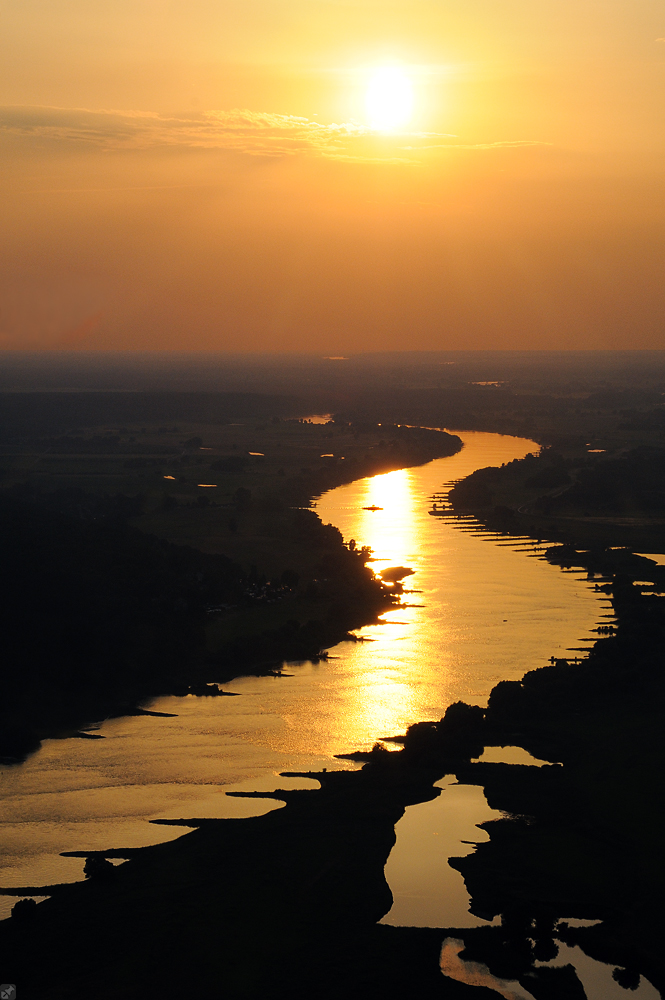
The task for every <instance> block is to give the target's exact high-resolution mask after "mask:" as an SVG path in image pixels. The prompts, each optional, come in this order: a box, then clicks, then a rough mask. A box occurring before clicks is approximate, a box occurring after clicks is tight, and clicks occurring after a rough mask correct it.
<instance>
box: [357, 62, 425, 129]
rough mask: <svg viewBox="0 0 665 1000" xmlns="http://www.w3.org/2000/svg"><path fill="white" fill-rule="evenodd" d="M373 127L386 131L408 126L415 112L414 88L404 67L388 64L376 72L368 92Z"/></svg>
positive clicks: (369, 111) (370, 121)
mask: <svg viewBox="0 0 665 1000" xmlns="http://www.w3.org/2000/svg"><path fill="white" fill-rule="evenodd" d="M365 105H366V107H367V116H368V118H369V123H370V125H371V126H372V128H375V129H378V130H380V131H382V132H390V131H392V130H393V129H396V128H399V127H400V126H402V125H406V124H407V122H408V121H409V120H410V118H411V114H412V112H413V87H412V85H411V80H410V79H409V77H408V76H407V75H406V73H405V72H404V70H402V69H399V67H396V66H384V67H382V68H381V69H377V70H375V71H374V72H373V73H372V76H371V77H370V80H369V84H368V86H367V93H366V95H365Z"/></svg>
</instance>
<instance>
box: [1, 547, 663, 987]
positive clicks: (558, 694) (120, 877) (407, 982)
mask: <svg viewBox="0 0 665 1000" xmlns="http://www.w3.org/2000/svg"><path fill="white" fill-rule="evenodd" d="M566 558H567V560H568V561H569V562H573V563H574V561H575V560H574V557H573V554H572V553H570V552H568V553H567V557H566ZM609 559H614V560H617V561H616V562H615V563H614V569H615V570H617V573H616V574H615V576H614V577H613V578H612V579H613V581H614V582H615V583H616V577H617V576H618V577H619V582H618V584H617V585H616V593H613V597H614V599H615V601H616V605H615V610H616V612H617V622H616V623H615V625H614V628H615V633H614V634H613V635H604V636H603V637H602V638H601V639H599V640H598V643H597V644H596V646H595V648H594V650H593V652H592V654H591V655H590V657H589V659H588V660H586V661H584V662H583V663H581V664H572V663H571V664H565V663H564V662H559V663H557V664H555V665H552V666H550V667H546V668H542V669H540V670H536V671H532V672H531V673H530V674H527V675H526V676H525V678H524V679H523V681H522V682H503V683H502V684H500V685H498V686H497V687H496V688H495V689H494V691H493V692H492V696H491V698H490V703H489V706H488V709H487V710H483V709H481V708H478V707H470V706H464V705H455V706H453V707H452V708H451V709H450V710H449V711H448V712H447V713H446V716H445V718H444V720H442V721H441V722H438V723H419V724H416V725H414V726H412V727H411V728H410V729H409V731H408V732H407V734H406V736H405V737H403V738H401V739H400V740H399V741H398V743H397V745H398V746H399V745H401V747H402V749H401V750H398V751H396V752H388V751H387V750H386V749H385V748H380V747H377V748H375V750H373V751H372V752H370V753H366V754H355V755H353V756H354V758H355V759H358V760H360V761H361V762H362V763H363V764H364V766H363V768H362V770H361V771H357V772H332V773H331V772H322V773H310V774H308V775H307V776H308V777H314V778H316V779H317V780H318V781H319V782H320V784H321V789H320V790H313V791H306V790H299V791H292V790H285V791H279V792H274V793H245V794H246V795H247V794H249V795H250V796H252V797H263V796H265V795H266V794H267V795H268V796H269V797H270V798H271V799H276V800H279V801H283V802H285V803H286V804H287V805H286V808H285V809H284V810H280V811H278V812H275V813H271V814H269V815H267V816H263V817H257V818H255V819H251V820H240V821H234V820H205V819H183V820H177V821H166V822H167V823H169V824H170V825H181V826H184V827H185V828H187V827H193V828H194V832H192V833H188V834H186V835H185V836H184V837H182V838H180V839H179V840H177V841H174V842H172V843H169V844H162V845H159V846H156V847H149V848H143V849H129V850H126V849H125V850H123V849H122V848H115V849H111V850H109V851H99V852H95V853H92V854H91V853H90V852H88V853H87V855H86V856H88V857H93V858H96V859H102V858H111V859H121V858H129V859H130V860H129V861H128V862H127V863H126V864H124V865H121V866H120V867H119V868H110V867H108V866H105V865H103V864H102V863H101V862H100V861H98V862H95V864H90V865H89V866H88V868H87V871H88V875H89V877H88V879H87V881H86V882H85V883H77V884H74V885H65V886H61V887H57V886H46V887H39V886H23V887H20V888H17V889H14V890H12V892H13V894H15V895H25V894H27V893H33V894H39V895H46V894H48V895H51V899H49V900H47V901H46V902H45V903H41V904H39V906H35V907H30V906H29V905H26V906H23V908H22V911H21V913H18V912H17V914H16V916H14V917H13V918H12V920H11V921H8V922H6V924H5V925H0V936H2V937H3V939H4V941H5V944H6V946H7V947H8V951H9V952H10V953H14V954H15V955H16V961H17V968H18V969H23V968H28V967H29V961H28V953H32V954H34V953H35V950H36V951H37V952H38V953H39V954H40V956H42V959H43V961H42V963H40V967H39V968H36V967H33V971H31V973H30V975H29V977H28V979H27V982H26V987H27V989H28V993H27V995H28V996H35V997H41V996H46V995H49V996H52V995H55V996H58V995H62V996H68V997H79V996H80V997H83V996H85V995H89V992H90V990H91V989H93V986H94V991H95V993H96V995H99V996H101V997H104V996H112V995H113V992H114V990H115V991H116V992H117V989H118V988H119V984H120V983H121V982H122V981H125V982H128V983H129V985H128V987H127V990H128V992H127V995H128V996H130V997H131V996H137V997H138V996H140V995H143V996H148V997H150V996H155V997H156V996H158V995H160V991H163V989H164V988H165V982H166V980H165V979H163V978H160V977H163V976H174V975H175V976H182V975H184V974H185V970H186V968H189V969H190V973H189V975H190V979H189V982H190V984H191V985H192V986H193V988H194V987H195V988H196V990H197V991H198V992H199V993H200V995H206V993H207V992H210V991H211V990H213V989H215V988H218V987H219V983H220V982H222V983H223V984H224V986H225V988H226V989H227V991H228V992H229V993H230V995H231V996H234V997H239V998H240V997H263V996H268V997H276V998H281V997H283V996H286V995H291V996H295V997H298V998H299V997H303V998H304V997H305V996H308V995H320V996H322V997H331V998H332V997H333V996H339V995H340V993H341V994H342V995H345V996H350V997H356V996H357V997H360V996H368V997H376V998H378V997H380V996H384V995H385V991H386V989H387V986H388V983H389V981H390V979H393V981H394V982H397V983H400V984H402V987H403V988H404V989H405V990H408V989H409V987H410V988H411V989H412V990H413V989H415V987H416V986H417V987H418V989H419V990H422V994H421V993H419V995H423V996H432V997H435V996H438V997H453V998H454V997H457V996H459V997H463V996H469V998H470V1000H472V998H473V997H478V998H480V997H482V996H485V995H487V996H495V997H496V994H495V993H492V992H491V991H489V992H487V993H483V992H482V991H481V990H478V989H475V988H472V987H465V986H463V984H460V983H456V982H454V981H452V980H450V979H448V978H444V977H443V976H441V973H440V972H439V969H438V954H439V951H440V948H441V943H442V942H443V940H444V938H448V937H454V938H455V939H457V940H462V941H463V942H464V943H465V946H466V950H465V951H463V952H462V955H461V958H462V960H463V961H469V962H470V961H477V962H481V963H482V964H484V965H486V966H487V967H488V968H489V970H490V973H491V974H493V975H494V976H496V977H497V978H499V979H504V980H505V979H509V980H513V981H517V982H519V983H521V984H522V985H523V987H524V988H525V989H527V990H529V991H530V992H531V993H532V995H533V996H536V997H539V996H541V995H542V996H547V995H553V996H563V995H566V996H567V995H570V996H575V995H579V996H580V997H582V996H583V992H580V991H581V986H580V984H579V981H578V980H577V977H576V976H575V973H574V971H573V970H572V969H571V968H570V967H568V968H567V969H562V970H557V969H552V968H543V967H542V966H540V965H539V964H538V963H539V962H548V961H551V960H552V959H553V958H555V957H556V954H557V950H558V948H559V947H560V945H562V944H567V945H579V946H580V947H582V948H583V950H584V951H586V952H587V953H588V954H589V955H591V956H592V957H595V958H597V959H598V960H600V961H603V962H608V963H611V964H612V965H614V967H615V968H616V969H617V970H618V971H617V980H618V981H620V982H625V983H626V984H628V983H630V982H636V981H637V980H639V976H640V975H644V976H645V977H646V978H647V979H649V981H650V982H652V983H653V984H654V985H655V986H656V987H657V988H659V989H661V990H662V989H663V987H664V986H665V981H664V978H663V963H662V956H661V949H660V935H659V907H660V898H661V893H662V878H661V876H662V866H661V865H660V851H659V840H660V836H659V831H660V829H661V824H662V820H663V818H664V817H663V813H662V800H660V799H656V796H657V795H658V787H657V782H656V781H655V780H654V779H655V776H656V775H657V774H659V773H660V770H659V769H660V766H661V764H662V738H661V736H660V733H661V727H660V725H659V723H660V720H661V719H662V709H663V681H662V671H661V658H660V649H661V648H662V647H661V644H662V631H663V618H662V614H654V612H653V606H652V605H651V604H650V602H649V601H648V600H646V601H645V599H644V598H643V597H642V596H640V595H637V596H636V595H635V594H630V595H629V594H628V592H627V591H626V589H625V580H624V582H622V578H623V576H624V575H623V573H622V572H621V569H622V568H623V569H625V566H623V567H621V559H622V553H620V552H618V553H616V554H615V555H613V556H609ZM610 568H611V567H610V566H609V564H608V565H605V566H603V567H602V570H603V573H604V574H605V575H607V572H608V570H609V569H610ZM640 569H642V567H641V566H640ZM608 585H609V584H607V583H606V584H603V586H608ZM497 745H511V746H521V747H524V748H525V749H527V750H528V751H529V752H531V753H533V754H534V755H537V756H538V757H539V758H540V759H546V760H549V761H552V762H553V763H552V764H551V765H549V766H544V767H530V766H511V765H501V764H482V763H474V759H476V760H477V758H478V757H479V756H480V753H481V751H482V749H483V747H486V746H497ZM449 774H452V775H455V776H456V777H457V780H459V781H462V782H464V783H472V784H479V785H482V787H483V788H484V790H485V793H486V795H487V797H488V801H489V804H490V805H491V806H492V807H493V808H496V809H501V810H503V811H505V812H506V814H507V816H506V818H504V819H501V820H498V821H493V822H491V823H488V824H486V826H485V827H484V828H485V830H486V832H487V833H489V835H490V840H489V842H488V843H485V844H481V845H479V846H478V848H477V850H476V852H475V853H474V854H472V855H469V856H467V857H465V858H463V859H459V860H458V861H457V862H455V866H456V867H458V868H459V870H461V871H462V873H463V874H464V877H465V879H466V881H467V885H468V887H469V889H470V891H471V893H472V908H473V911H474V912H476V913H480V914H482V915H483V916H484V917H485V918H486V919H488V920H489V919H491V917H492V916H494V915H496V914H501V917H502V923H501V926H493V927H482V928H476V929H468V928H467V929H457V928H440V929H438V930H436V929H416V928H384V927H377V926H376V921H377V920H378V919H380V918H381V916H383V915H384V914H385V913H386V912H387V911H388V909H389V908H390V905H391V897H390V893H389V890H388V887H387V885H386V883H385V878H384V876H383V866H384V864H385V861H386V859H387V856H388V854H389V852H390V849H391V847H392V845H393V843H394V824H395V823H396V822H397V820H398V819H399V818H400V816H401V815H402V814H403V811H404V809H405V808H406V807H407V806H409V805H411V804H413V803H416V802H423V801H428V800H429V799H431V798H433V797H434V796H436V795H438V794H440V793H439V790H438V789H437V788H435V787H434V783H435V782H436V781H438V780H439V779H440V778H442V777H444V776H445V775H449ZM268 845H270V849H267V848H268ZM229 858H233V865H232V868H231V869H229V864H228V859H229ZM134 914H136V916H134ZM571 918H575V920H579V919H582V920H583V921H587V922H590V921H600V923H597V924H596V925H595V926H586V927H576V926H574V924H575V920H573V925H571V924H570V923H569V921H570V919H571ZM135 920H137V921H139V922H140V927H139V925H138V924H137V925H136V926H135V925H134V922H135ZM280 927H281V928H284V931H283V932H282V931H280V930H279V928H280ZM350 933H351V935H352V937H353V939H354V940H355V941H356V943H357V947H356V946H355V945H354V946H353V947H351V948H347V947H346V946H344V944H343V942H346V941H347V940H348V938H349V934H350ZM137 939H138V940H140V941H141V953H140V956H139V955H138V954H137V952H136V950H135V947H134V945H133V941H135V940H137ZM99 940H104V941H105V942H106V943H107V946H106V947H105V949H104V953H103V954H102V955H100V953H99V950H98V949H97V948H96V946H95V943H94V942H95V941H99ZM165 942H166V943H167V944H168V948H169V952H170V954H171V956H172V957H171V962H170V964H169V968H168V971H163V965H162V963H160V962H159V961H158V956H159V955H160V954H162V955H163V954H164V950H163V949H164V943H165ZM258 942H261V947H260V948H259V949H258V950H259V952H260V957H259V956H257V954H256V951H257V947H258ZM22 963H23V964H22ZM439 977H440V978H439ZM24 979H25V976H24ZM102 984H103V985H102ZM285 984H288V988H287V989H285ZM54 988H55V992H53V990H54ZM472 989H474V992H471V990H472ZM548 990H549V991H550V992H549V994H548V992H547V991H548ZM47 991H51V992H48V993H47ZM58 991H59V992H58ZM105 991H106V992H105ZM557 991H558V992H557Z"/></svg>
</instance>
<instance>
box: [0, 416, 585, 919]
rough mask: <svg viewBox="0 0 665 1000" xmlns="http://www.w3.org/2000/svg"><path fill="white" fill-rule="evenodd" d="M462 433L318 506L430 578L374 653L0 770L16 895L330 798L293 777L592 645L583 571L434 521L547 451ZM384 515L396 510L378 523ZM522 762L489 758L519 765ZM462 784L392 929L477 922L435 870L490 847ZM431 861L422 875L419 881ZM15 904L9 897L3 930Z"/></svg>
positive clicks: (426, 847) (416, 578) (170, 708)
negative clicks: (81, 854) (100, 857)
mask: <svg viewBox="0 0 665 1000" xmlns="http://www.w3.org/2000/svg"><path fill="white" fill-rule="evenodd" d="M461 436H462V438H463V440H464V448H463V450H462V451H461V452H460V453H459V454H457V455H454V456H452V457H450V458H442V459H438V460H436V461H434V462H431V463H429V464H428V465H426V466H422V467H419V468H413V469H404V470H401V471H399V472H392V473H388V474H387V475H383V476H376V477H374V478H371V479H363V480H359V481H358V482H355V483H352V484H350V485H348V486H342V487H339V488H338V489H335V490H332V491H330V492H329V493H327V494H325V495H324V496H323V497H321V499H320V500H319V501H318V503H317V510H318V513H319V514H320V515H321V517H322V518H323V520H324V521H330V522H332V523H333V524H335V525H337V526H338V527H339V528H340V530H341V531H342V533H343V534H344V536H345V538H346V539H349V538H355V539H356V541H357V542H358V544H362V545H370V546H371V547H372V549H373V550H374V556H375V559H376V563H375V564H374V565H375V566H376V567H377V569H381V568H383V567H386V566H390V565H405V566H410V567H412V568H413V569H414V570H415V574H414V575H413V576H411V577H409V578H408V582H406V583H405V585H406V586H407V587H409V588H410V589H413V590H416V591H419V593H412V594H407V595H405V598H404V599H405V602H407V603H408V604H409V606H408V607H405V608H401V609H399V610H394V611H391V612H389V613H388V614H386V615H385V616H384V619H383V622H384V623H383V624H381V625H378V626H373V627H370V628H365V629H362V634H363V635H365V636H367V637H368V638H371V639H372V640H373V641H372V642H366V643H348V642H347V643H342V644H340V645H339V646H337V647H336V648H335V649H334V650H333V651H332V653H333V655H334V657H335V658H332V657H331V659H330V660H329V661H327V662H321V663H319V664H318V665H313V664H311V663H303V664H296V665H293V664H290V665H289V668H288V673H289V674H291V675H292V676H290V677H282V678H272V677H260V678H257V677H243V678H239V679H237V680H235V681H233V682H232V683H230V684H228V685H226V686H225V689H226V690H227V691H229V692H233V693H235V694H237V695H238V696H239V697H229V698H196V697H193V696H188V697H185V698H174V697H167V698H166V697H165V698H159V699H157V700H156V701H155V702H154V703H153V704H152V705H151V706H150V707H151V708H152V709H154V710H157V711H160V712H172V713H174V714H175V717H174V718H153V717H146V716H142V717H130V718H120V719H110V720H107V721H105V722H103V723H102V724H101V725H100V727H99V730H98V732H99V734H100V735H102V736H104V737H106V738H105V739H103V740H94V741H92V740H77V739H73V740H72V739H70V740H48V741H46V742H45V743H44V745H43V747H42V748H41V749H40V750H39V751H38V752H37V753H36V754H34V755H33V756H32V757H30V758H29V760H27V761H26V762H25V763H23V764H20V765H16V766H11V767H7V766H3V767H1V768H0V781H1V782H2V803H1V813H0V822H1V823H2V847H1V855H0V885H5V886H12V885H14V886H19V885H44V884H49V883H55V882H62V881H75V880H77V879H80V878H82V866H83V862H82V860H81V859H76V858H63V857H61V856H60V852H62V851H74V850H77V851H85V850H95V849H104V848H110V847H127V846H140V845H147V844H151V843H157V842H159V841H163V840H170V839H173V838H174V837H176V836H179V835H181V833H182V831H181V830H178V829H177V828H169V827H163V826H151V825H149V824H148V822H147V821H148V820H150V819H156V818H175V817H183V816H185V817H187V816H212V817H223V816H243V815H256V814H258V813H260V812H265V811H267V810H269V809H271V808H278V807H279V804H278V803H276V802H271V801H266V800H253V799H236V798H229V797H227V796H226V794H225V793H226V792H227V791H230V790H232V789H233V790H241V789H247V790H250V789H264V790H268V789H273V788H277V787H285V786H289V785H290V786H292V787H295V786H296V785H300V786H301V787H309V786H311V787H316V782H313V781H310V780H308V779H302V780H296V779H283V778H279V777H278V775H279V772H280V771H284V770H288V771H307V770H319V769H321V768H322V767H327V768H331V767H337V768H339V767H354V766H355V765H353V764H351V763H348V762H347V763H344V762H340V761H338V760H335V759H334V755H335V754H338V753H344V752H348V751H350V750H356V749H364V748H369V747H371V746H372V744H373V743H374V742H375V741H376V740H378V739H380V738H381V737H385V736H389V735H394V734H397V733H400V732H403V731H404V730H405V728H406V727H407V726H408V725H410V724H411V723H413V722H417V721H420V720H423V719H438V718H440V717H441V716H442V715H443V713H444V711H445V709H446V708H447V706H448V705H450V704H451V703H452V702H454V701H457V700H458V699H463V700H465V701H468V702H472V703H476V704H484V703H486V699H487V696H488V694H489V692H490V690H491V688H492V687H493V686H494V685H495V684H496V683H497V681H499V680H501V679H504V678H507V679H511V678H519V677H520V676H521V675H522V674H523V673H524V672H525V671H526V670H528V669H530V668H533V667H537V666H542V665H544V664H545V663H546V662H547V660H548V659H549V657H550V656H552V655H554V656H557V655H558V656H561V655H565V652H564V651H565V650H566V649H567V648H570V647H575V646H579V645H580V640H581V639H583V638H585V637H586V638H589V630H590V629H591V628H593V626H594V625H595V624H596V623H597V621H598V617H599V614H600V613H601V612H602V611H603V610H604V609H603V607H602V606H601V604H600V603H599V600H598V595H597V594H594V593H593V591H592V590H591V589H590V587H589V585H588V584H587V583H586V581H584V580H582V579H580V578H579V575H578V574H566V573H563V572H561V570H559V569H558V568H555V567H553V566H550V565H549V564H548V563H547V562H545V561H544V560H543V559H541V558H538V557H537V554H536V553H534V551H533V543H529V542H527V541H526V540H525V541H524V542H523V543H520V542H519V541H514V540H513V541H510V540H507V539H503V540H501V539H496V538H494V537H491V536H487V535H485V536H483V533H482V532H480V531H479V530H470V531H464V530H459V528H455V527H454V526H453V524H452V523H451V522H450V521H448V520H446V519H439V518H434V517H430V516H429V513H428V511H429V509H430V507H431V502H430V499H429V498H430V497H431V495H432V494H433V493H436V492H439V491H440V490H441V488H442V487H443V485H444V484H445V483H447V482H450V481H451V480H455V479H459V478H461V477H462V476H466V475H468V474H469V473H470V472H472V471H473V470H474V469H478V468H482V467H484V466H488V465H501V464H502V463H504V462H509V461H511V460H512V459H515V458H521V457H523V456H524V455H526V454H527V453H529V452H531V451H534V450H536V449H537V445H535V444H534V442H532V441H527V440H524V439H521V438H513V437H506V436H502V435H498V434H484V433H469V432H463V433H462V434H461ZM371 506H376V507H380V508H382V509H381V510H376V511H368V510H363V508H364V507H371ZM511 752H514V751H510V750H508V751H490V752H488V753H494V754H495V755H496V754H497V753H498V754H501V753H503V756H502V757H500V758H498V757H496V756H495V757H494V758H492V759H505V760H511V759H512V758H511V757H510V754H511ZM521 753H522V754H523V752H521ZM506 754H508V756H506ZM455 787H456V789H458V791H456V790H455V788H452V787H451V788H446V791H445V792H444V793H443V795H442V796H441V798H440V799H439V800H437V801H436V802H435V803H429V804H427V806H428V809H425V810H424V811H423V813H422V816H423V819H422V821H420V820H418V819H417V818H415V819H413V818H412V817H417V815H418V814H416V813H415V811H414V810H416V809H419V808H420V807H413V808H412V810H409V811H408V813H407V816H408V817H409V818H408V822H407V817H405V820H403V821H402V826H404V829H403V830H400V828H398V844H397V847H396V849H395V851H394V852H393V854H394V857H393V855H391V859H390V860H389V863H388V866H387V868H386V873H387V876H388V879H389V882H390V884H391V887H392V889H393V892H394V894H395V906H394V907H393V910H392V911H391V914H389V915H388V917H387V918H386V919H387V920H389V921H392V922H395V923H413V924H432V925H436V926H462V925H464V924H466V925H469V924H473V923H475V922H476V921H475V918H472V917H470V915H469V914H468V913H467V912H466V907H467V902H468V898H467V896H466V892H465V890H464V885H463V883H462V881H461V876H459V875H457V873H455V872H453V871H452V869H450V868H448V866H447V865H445V864H444V865H443V868H442V871H443V869H446V870H445V871H444V872H443V875H441V876H440V878H439V881H438V882H437V880H436V878H435V879H432V875H431V869H430V870H429V874H428V870H427V864H429V862H428V861H427V859H428V858H431V859H435V858H437V857H438V858H441V859H443V857H444V855H446V856H448V854H451V853H452V854H454V853H457V854H462V853H465V851H467V850H469V848H468V847H462V846H460V844H459V841H460V840H463V839H466V840H473V839H476V840H477V839H479V838H480V837H482V834H481V833H480V831H478V830H476V829H475V828H474V825H473V824H474V823H477V822H479V821H480V820H481V819H483V818H487V817H488V816H489V815H490V810H489V809H488V807H487V805H486V803H485V801H484V798H483V796H482V792H481V790H480V789H469V788H466V789H465V790H464V791H463V792H461V793H460V792H459V789H460V787H461V786H455ZM444 802H445V803H447V813H446V814H445V816H447V818H445V817H444V813H442V812H441V808H442V806H443V803H444ZM439 804H441V807H440V806H439ZM437 810H439V811H438V812H437ZM405 823H406V825H404V824H405ZM434 827H436V829H434ZM439 828H440V830H439ZM439 832H443V833H444V836H443V837H440V839H438V840H436V839H435V838H436V837H437V836H438V834H439ZM474 834H475V837H474ZM444 841H445V843H444ZM400 844H401V846H402V848H404V846H405V845H406V846H409V847H410V848H411V849H410V850H409V851H406V852H405V851H404V850H403V849H400V850H398V848H400ZM433 844H436V849H434V847H433V846H432V845H433ZM432 851H433V852H434V853H432ZM428 852H429V853H428ZM446 852H447V853H446ZM416 855H418V856H419V857H420V858H421V864H420V869H418V870H417V871H416V870H409V862H408V858H409V857H411V858H415V856H416ZM400 858H401V859H402V860H400ZM395 859H397V861H396V860H395ZM404 859H406V860H404ZM405 864H406V868H405V867H404V866H405ZM423 866H424V867H423ZM417 867H418V866H417V865H416V868H417ZM439 867H441V866H439ZM400 880H401V881H400ZM419 880H420V882H422V886H421V889H418V886H419V885H420V882H419ZM414 886H415V888H414ZM15 901H16V900H15V898H14V899H12V898H9V897H0V905H1V906H2V907H3V909H2V911H0V915H2V916H6V915H8V913H9V910H10V909H11V906H12V905H13V904H14V902H15Z"/></svg>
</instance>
